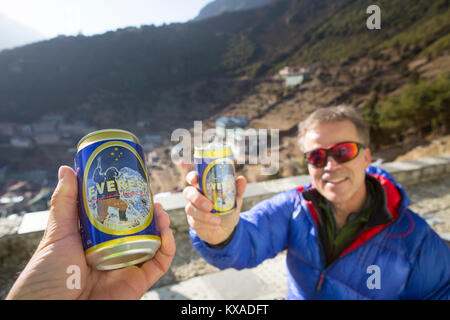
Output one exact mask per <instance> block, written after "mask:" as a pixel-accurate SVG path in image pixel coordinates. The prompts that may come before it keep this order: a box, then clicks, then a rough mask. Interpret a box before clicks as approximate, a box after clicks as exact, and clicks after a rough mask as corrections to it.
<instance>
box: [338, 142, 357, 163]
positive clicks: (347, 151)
mask: <svg viewBox="0 0 450 320" xmlns="http://www.w3.org/2000/svg"><path fill="white" fill-rule="evenodd" d="M331 154H332V155H333V157H334V158H335V159H336V161H338V162H345V161H349V160H351V159H353V158H354V157H356V155H357V154H358V146H357V145H356V143H343V144H340V145H337V146H336V147H334V148H333V149H332V150H331Z"/></svg>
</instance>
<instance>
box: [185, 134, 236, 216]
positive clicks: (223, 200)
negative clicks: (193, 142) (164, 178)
mask: <svg viewBox="0 0 450 320" xmlns="http://www.w3.org/2000/svg"><path fill="white" fill-rule="evenodd" d="M194 165H195V171H196V172H197V175H198V185H197V187H198V189H199V190H200V192H201V193H202V194H203V195H204V196H205V197H206V198H207V199H209V200H211V202H212V203H213V209H212V211H211V212H212V213H214V214H216V215H219V216H227V215H230V214H232V213H233V212H234V210H235V209H236V181H235V178H234V174H235V169H234V159H233V153H232V151H231V148H230V146H228V145H226V144H223V143H217V142H215V143H209V144H205V145H203V146H198V147H195V151H194Z"/></svg>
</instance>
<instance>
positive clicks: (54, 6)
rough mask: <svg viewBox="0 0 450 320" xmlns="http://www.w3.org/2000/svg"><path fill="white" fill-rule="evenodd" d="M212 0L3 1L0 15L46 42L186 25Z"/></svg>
mask: <svg viewBox="0 0 450 320" xmlns="http://www.w3.org/2000/svg"><path fill="white" fill-rule="evenodd" d="M212 1H213V0H0V13H1V14H3V15H5V16H7V17H8V18H10V19H12V20H15V21H17V22H19V23H21V24H22V25H25V26H28V27H31V28H32V29H34V30H35V31H37V32H38V33H39V34H41V35H43V36H44V37H47V38H53V37H56V36H58V35H77V34H79V33H80V32H81V33H82V34H83V35H86V36H90V35H94V34H101V33H105V32H107V31H114V30H116V29H118V28H125V27H128V26H136V27H139V26H141V25H151V24H153V25H155V26H159V25H162V24H164V23H166V24H170V23H173V22H186V21H188V20H190V19H193V18H194V17H196V16H197V15H198V13H199V12H200V9H202V8H203V7H204V6H205V5H206V4H208V3H209V2H212Z"/></svg>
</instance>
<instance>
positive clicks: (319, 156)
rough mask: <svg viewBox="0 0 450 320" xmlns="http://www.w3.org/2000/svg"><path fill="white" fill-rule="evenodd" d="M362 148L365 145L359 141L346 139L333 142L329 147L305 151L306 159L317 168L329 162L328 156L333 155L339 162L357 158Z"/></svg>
mask: <svg viewBox="0 0 450 320" xmlns="http://www.w3.org/2000/svg"><path fill="white" fill-rule="evenodd" d="M361 148H365V146H364V145H363V144H361V143H359V142H353V141H345V142H339V143H336V144H333V145H332V146H330V147H328V148H318V149H314V150H311V151H308V152H305V154H304V156H305V160H306V162H307V163H308V164H310V165H312V166H313V167H316V168H323V167H325V165H326V164H327V160H328V156H332V157H333V159H334V160H336V161H337V162H338V163H344V162H347V161H350V160H353V159H355V158H356V157H357V156H358V154H359V150H361Z"/></svg>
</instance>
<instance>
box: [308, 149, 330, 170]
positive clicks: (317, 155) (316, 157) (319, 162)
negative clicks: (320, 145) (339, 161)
mask: <svg viewBox="0 0 450 320" xmlns="http://www.w3.org/2000/svg"><path fill="white" fill-rule="evenodd" d="M326 154H327V153H326V151H324V150H317V151H313V152H311V153H310V155H309V163H311V164H312V165H314V166H316V167H323V166H324V165H325V158H326Z"/></svg>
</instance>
